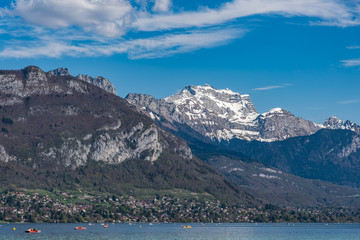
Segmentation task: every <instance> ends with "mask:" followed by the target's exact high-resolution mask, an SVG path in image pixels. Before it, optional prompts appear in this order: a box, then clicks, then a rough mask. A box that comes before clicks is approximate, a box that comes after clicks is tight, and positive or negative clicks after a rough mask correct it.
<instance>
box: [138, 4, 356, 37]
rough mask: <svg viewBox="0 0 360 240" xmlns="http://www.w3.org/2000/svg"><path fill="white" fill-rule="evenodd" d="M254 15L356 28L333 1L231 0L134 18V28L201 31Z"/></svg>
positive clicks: (343, 7) (346, 9) (350, 14)
mask: <svg viewBox="0 0 360 240" xmlns="http://www.w3.org/2000/svg"><path fill="white" fill-rule="evenodd" d="M257 14H280V15H285V16H307V17H316V18H320V19H323V20H326V24H328V25H330V24H332V25H342V26H347V25H354V24H359V22H358V21H357V20H353V17H354V14H353V12H352V10H351V9H350V8H349V7H348V6H347V5H345V4H342V3H341V2H340V1H336V0H301V1H299V0H272V1H269V0H234V1H232V2H229V3H226V4H224V5H223V6H222V7H220V8H219V9H209V8H203V9H202V10H199V11H193V12H180V13H177V14H168V15H150V16H148V17H142V18H138V19H137V20H136V22H134V27H136V28H137V29H139V30H141V31H155V30H164V29H175V28H187V27H203V26H212V25H217V24H222V23H225V22H228V21H232V20H235V19H237V18H241V17H246V16H251V15H257ZM319 23H320V22H319Z"/></svg>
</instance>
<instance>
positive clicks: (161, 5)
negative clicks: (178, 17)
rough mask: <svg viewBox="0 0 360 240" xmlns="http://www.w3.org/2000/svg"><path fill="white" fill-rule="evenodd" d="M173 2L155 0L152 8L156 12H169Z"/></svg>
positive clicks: (169, 0)
mask: <svg viewBox="0 0 360 240" xmlns="http://www.w3.org/2000/svg"><path fill="white" fill-rule="evenodd" d="M171 4H172V2H171V0H155V4H154V7H153V8H152V10H153V11H155V12H167V11H169V8H170V7H171Z"/></svg>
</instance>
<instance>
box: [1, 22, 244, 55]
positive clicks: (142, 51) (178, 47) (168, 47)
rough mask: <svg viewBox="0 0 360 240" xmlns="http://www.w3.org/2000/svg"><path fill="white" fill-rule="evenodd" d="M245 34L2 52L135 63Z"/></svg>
mask: <svg viewBox="0 0 360 240" xmlns="http://www.w3.org/2000/svg"><path fill="white" fill-rule="evenodd" d="M245 32H246V31H245V30H240V29H232V28H229V29H208V30H198V31H191V32H187V33H181V34H165V35H161V36H157V37H152V38H145V39H135V40H122V41H110V42H103V43H101V44H98V43H94V42H93V43H87V44H84V43H79V44H76V45H74V44H70V43H68V42H62V41H51V40H49V39H47V38H44V39H41V40H40V41H38V42H30V43H28V44H27V45H25V46H24V45H23V44H18V43H16V44H15V45H14V46H11V47H8V48H5V49H4V50H3V51H1V52H0V57H3V58H37V57H52V58H59V57H62V56H74V57H85V56H100V55H112V54H119V53H127V54H128V55H129V58H131V59H139V58H160V57H166V56H170V55H174V54H177V53H185V52H191V51H195V50H198V49H201V48H209V47H214V46H220V45H224V44H227V43H228V42H230V41H232V40H234V39H237V38H241V37H242V36H243V35H244V34H245Z"/></svg>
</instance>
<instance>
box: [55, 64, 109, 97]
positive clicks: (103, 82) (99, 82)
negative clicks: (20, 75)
mask: <svg viewBox="0 0 360 240" xmlns="http://www.w3.org/2000/svg"><path fill="white" fill-rule="evenodd" d="M48 73H49V74H51V75H53V76H71V74H70V72H69V69H67V68H63V67H61V68H57V69H54V70H51V71H49V72H48ZM75 78H77V79H80V80H83V81H85V82H88V83H91V84H93V85H95V86H97V87H99V88H102V89H104V90H105V91H107V92H109V93H112V94H115V95H116V89H115V87H114V85H113V84H112V83H111V82H110V80H109V79H107V78H104V77H101V76H97V77H95V78H93V77H91V76H89V75H86V74H79V75H77V76H76V77H75Z"/></svg>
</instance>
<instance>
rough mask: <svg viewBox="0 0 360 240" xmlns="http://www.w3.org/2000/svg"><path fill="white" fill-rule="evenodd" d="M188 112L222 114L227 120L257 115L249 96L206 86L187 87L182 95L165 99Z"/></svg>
mask: <svg viewBox="0 0 360 240" xmlns="http://www.w3.org/2000/svg"><path fill="white" fill-rule="evenodd" d="M164 100H165V101H166V102H169V103H174V104H175V105H177V106H183V107H184V108H185V107H186V108H187V109H188V110H192V109H196V112H198V111H199V110H200V109H202V110H204V111H206V112H208V113H211V112H213V113H216V114H218V113H220V115H219V116H220V117H222V118H227V119H237V118H245V117H246V116H245V115H248V114H255V115H256V116H254V117H257V113H256V110H255V107H254V105H253V103H252V102H251V100H250V96H249V95H247V94H246V95H240V94H239V93H236V92H233V91H231V90H230V89H215V88H214V87H212V86H210V85H208V84H205V85H203V86H187V87H185V88H184V89H183V90H182V91H181V92H180V93H178V94H175V95H173V96H170V97H167V98H165V99H164Z"/></svg>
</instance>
